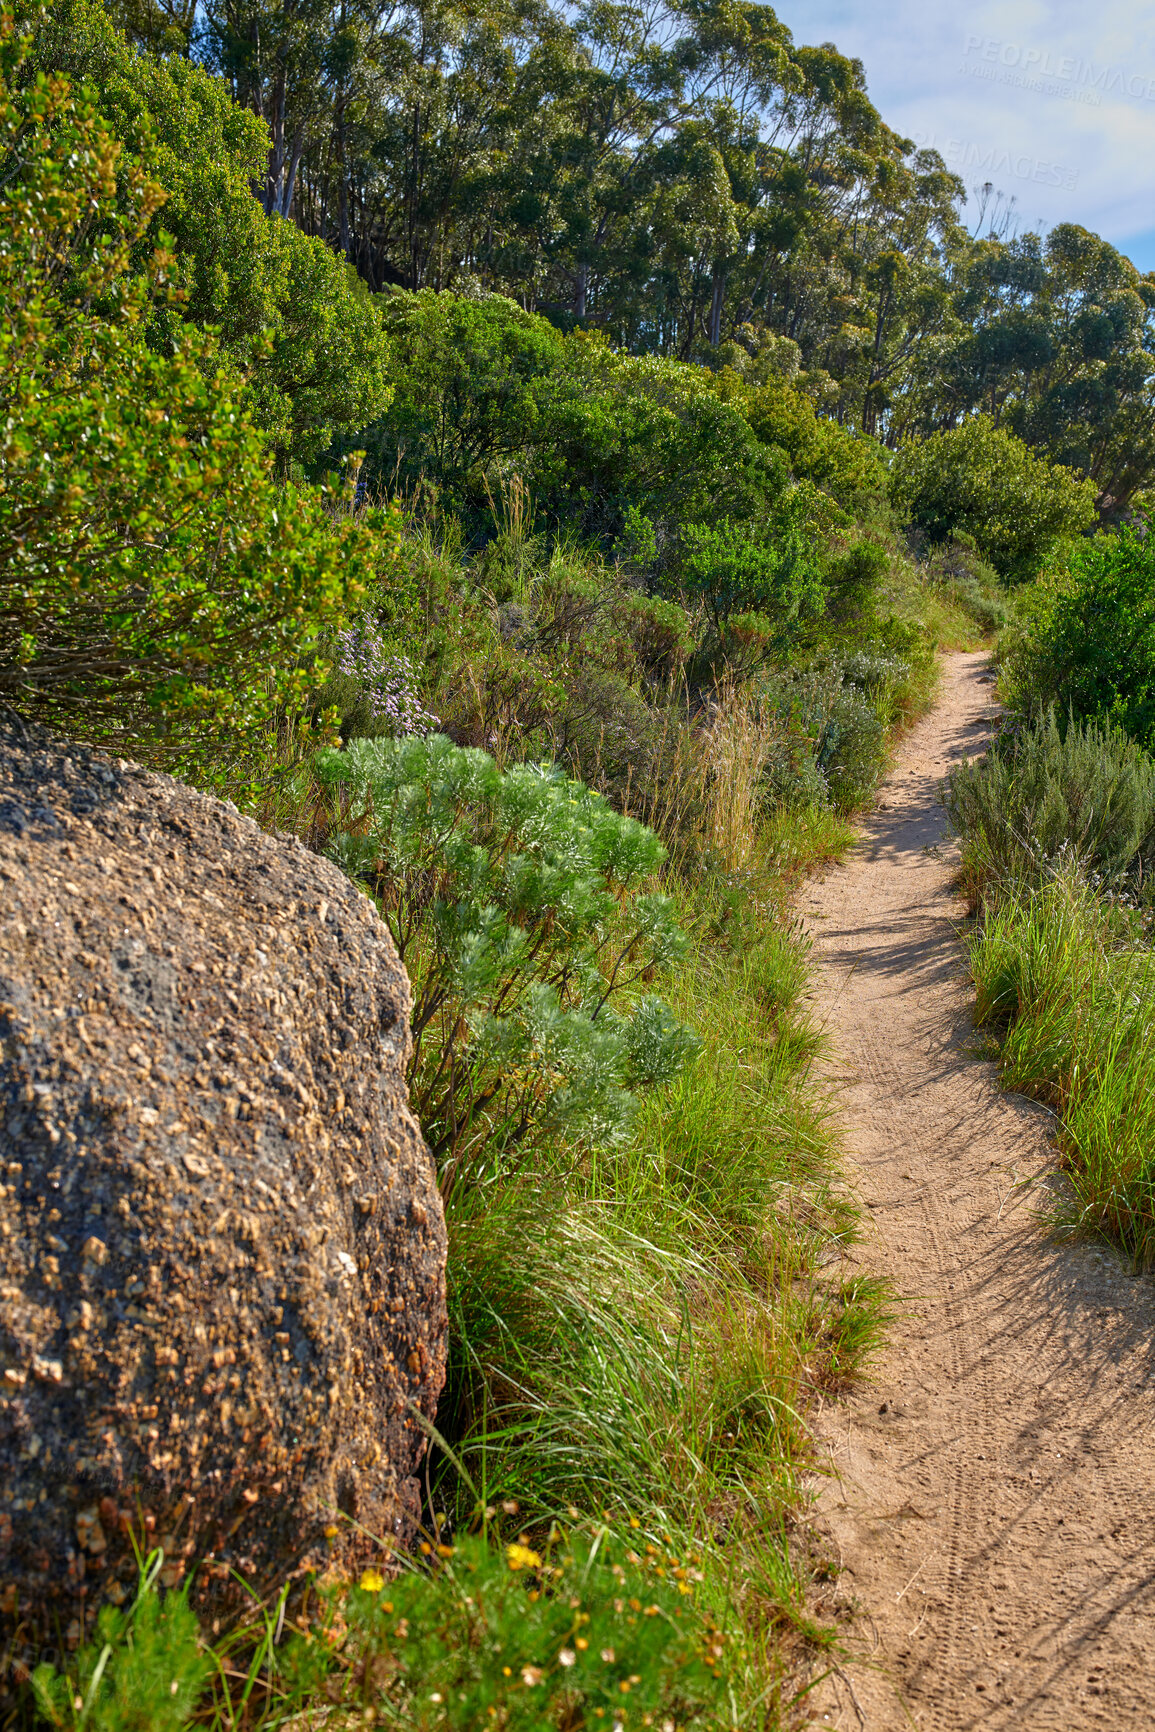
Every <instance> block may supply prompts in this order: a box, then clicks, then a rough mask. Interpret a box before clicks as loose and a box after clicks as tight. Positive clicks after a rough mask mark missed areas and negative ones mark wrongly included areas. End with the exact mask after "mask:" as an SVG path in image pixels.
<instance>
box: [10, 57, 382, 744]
mask: <svg viewBox="0 0 1155 1732" xmlns="http://www.w3.org/2000/svg"><path fill="white" fill-rule="evenodd" d="M21 61H22V50H21V48H20V47H19V46H18V45H17V44H16V43H15V42H14V40H13V38H12V34H11V31H10V30H8V31H7V32H6V34H5V36H4V39H3V68H2V71H3V81H2V82H0V154H3V155H4V156H5V157H6V159H7V161H8V162H9V163H10V164H12V165H14V166H13V172H12V173H11V174H10V175H9V176H8V178H7V179H6V180H5V182H4V186H3V192H2V194H0V199H2V203H0V331H2V336H3V341H2V344H0V473H2V476H3V488H2V490H0V697H3V698H5V699H7V701H9V702H11V703H13V704H15V705H16V706H17V707H18V708H20V709H22V710H24V711H26V712H28V713H30V714H33V715H36V716H38V717H40V718H41V719H43V720H45V721H47V722H49V723H50V724H54V725H58V726H61V727H65V728H68V729H71V730H77V729H79V730H81V731H82V732H85V733H88V734H92V733H93V732H97V733H101V734H103V735H104V736H105V737H109V738H116V737H127V738H129V739H131V740H133V741H134V742H135V743H136V746H137V748H139V747H141V746H143V745H146V744H147V743H148V742H150V741H151V742H153V743H155V742H156V741H157V740H158V739H160V738H164V737H167V739H168V743H169V749H170V750H172V751H174V752H178V753H181V754H184V755H185V757H186V759H187V758H189V757H195V756H197V748H196V747H195V741H196V739H197V738H198V737H200V738H202V739H203V740H207V739H209V738H216V739H217V740H218V741H220V740H221V739H222V738H224V739H226V740H227V741H228V742H229V744H228V747H227V748H222V750H226V751H232V750H236V749H238V748H243V747H244V745H245V743H246V740H247V738H248V737H249V736H251V733H252V730H253V729H254V727H255V725H256V723H257V722H258V720H259V719H260V718H261V717H263V716H268V715H269V714H270V713H271V712H272V710H273V709H274V708H275V706H276V705H277V704H278V703H284V702H286V701H288V699H289V698H290V696H291V695H292V694H294V693H299V692H300V690H301V689H302V686H303V684H304V681H305V679H306V674H307V670H308V667H309V663H310V661H311V659H312V657H313V656H314V655H315V653H316V652H317V650H318V648H319V645H320V641H321V639H322V637H323V635H324V634H325V633H326V632H329V631H332V630H334V629H335V628H336V627H337V626H338V625H339V624H340V623H341V621H342V620H343V618H344V616H345V614H346V612H347V611H348V610H349V608H350V607H351V606H353V605H355V604H356V603H357V602H358V601H359V600H360V598H361V597H362V595H363V594H364V593H365V587H366V581H367V579H368V577H369V576H370V573H371V569H372V565H371V561H372V558H373V553H374V548H373V541H372V536H371V534H370V532H369V529H368V528H367V527H363V526H360V525H358V524H355V523H354V522H352V521H351V520H350V519H349V518H348V517H335V516H334V515H333V514H332V513H331V511H330V510H329V509H328V506H327V502H326V500H325V499H324V497H323V496H322V495H321V494H320V493H319V492H316V491H312V490H305V491H299V492H290V493H288V494H285V493H283V492H282V491H281V490H280V489H278V488H277V487H276V486H275V485H274V482H273V479H272V476H271V474H270V472H269V465H268V461H267V458H266V455H265V449H264V442H263V440H262V438H261V436H260V434H259V433H258V431H257V430H256V428H255V427H254V426H253V425H252V423H251V422H250V420H249V419H248V417H247V416H246V414H245V413H244V410H243V407H242V405H241V402H240V399H239V394H238V389H237V388H236V387H235V386H234V385H233V384H231V383H230V382H229V379H228V377H227V376H226V375H224V374H222V373H220V372H218V364H219V363H218V356H217V351H216V349H215V347H214V345H213V342H212V340H211V339H210V338H209V337H206V336H205V335H203V334H201V333H198V332H196V331H193V330H190V329H189V328H187V327H185V326H182V325H181V324H180V323H179V320H176V312H177V310H178V303H177V302H176V301H175V300H174V299H173V297H172V296H171V293H170V291H169V289H168V287H167V274H168V260H167V258H166V256H165V255H164V254H155V255H153V254H151V253H150V252H149V251H148V249H147V248H146V252H145V262H144V266H143V268H142V269H141V270H140V271H136V270H134V267H133V264H132V259H133V257H134V255H135V253H136V251H137V249H138V248H139V246H140V245H141V244H142V243H143V242H144V240H145V237H146V235H147V233H148V231H149V228H150V224H151V223H152V220H153V217H154V215H155V213H156V211H157V210H158V209H159V208H160V206H161V205H162V203H163V198H164V195H163V193H162V191H161V189H160V188H159V187H158V186H157V185H156V184H155V183H154V182H152V181H151V180H149V179H148V178H147V177H146V176H145V175H144V174H143V172H142V171H141V170H140V169H139V168H136V167H134V166H133V165H132V164H131V163H125V162H123V161H122V160H121V153H120V149H119V146H118V145H117V144H116V142H115V141H114V140H113V139H112V138H111V137H110V136H109V134H108V132H107V130H106V129H105V127H104V126H103V124H102V123H101V121H100V120H99V119H98V117H97V116H96V114H95V113H94V111H93V110H92V108H91V107H90V106H89V105H88V104H87V103H86V102H82V101H79V100H77V99H76V98H74V97H73V96H72V95H71V94H70V93H69V89H68V86H67V84H66V83H65V82H64V81H62V80H57V81H54V82H53V83H51V84H50V83H48V82H47V81H46V80H45V79H44V78H43V77H38V78H37V79H36V80H35V81H34V82H32V83H30V84H26V86H25V87H24V88H23V89H21V90H19V91H18V92H14V90H13V83H14V81H15V79H16V78H17V76H18V74H19V68H20V65H21ZM118 172H119V174H120V177H121V182H122V184H121V186H120V188H119V190H118V185H117V174H118ZM158 306H160V307H163V308H165V309H166V312H167V313H168V314H170V315H171V316H172V318H173V320H174V321H175V322H173V323H172V327H171V328H172V333H173V341H172V345H171V347H170V348H169V349H168V351H167V352H166V353H165V354H158V353H157V352H156V351H155V350H154V349H153V348H151V347H150V346H149V344H148V343H147V342H146V340H145V331H146V327H147V325H148V322H149V320H150V319H151V318H152V316H153V315H154V313H155V311H156V309H157V307H158ZM382 522H383V520H382ZM381 551H382V552H384V551H386V549H385V548H384V547H383V548H382V549H381ZM198 730H199V734H198ZM199 761H200V764H201V768H202V769H204V768H205V763H206V760H205V756H204V751H203V750H202V751H201V753H200V758H199Z"/></svg>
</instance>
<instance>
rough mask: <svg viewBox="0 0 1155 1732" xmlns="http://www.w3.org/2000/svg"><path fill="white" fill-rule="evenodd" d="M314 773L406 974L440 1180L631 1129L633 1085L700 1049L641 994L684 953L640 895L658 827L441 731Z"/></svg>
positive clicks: (660, 899)
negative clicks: (506, 764)
mask: <svg viewBox="0 0 1155 1732" xmlns="http://www.w3.org/2000/svg"><path fill="white" fill-rule="evenodd" d="M318 772H319V774H320V775H321V777H322V779H323V780H324V781H325V782H326V783H328V784H329V785H330V786H331V787H333V788H334V789H337V790H340V792H341V794H342V796H343V798H344V802H345V809H346V817H345V819H344V821H343V824H342V827H341V828H340V829H339V831H338V833H337V834H336V835H335V836H334V837H333V838H332V839H331V841H330V845H329V846H330V852H331V853H332V855H333V857H334V858H335V859H336V860H337V861H338V862H339V863H340V864H341V865H342V866H343V867H344V868H345V869H346V870H347V871H348V872H350V873H351V874H352V875H353V876H355V877H358V878H363V879H365V880H366V881H367V882H368V883H370V884H371V885H372V886H373V888H374V889H375V891H376V892H377V894H378V896H379V898H380V903H381V907H382V912H383V913H384V915H385V918H386V920H387V921H388V923H389V927H390V930H391V932H392V934H393V938H394V941H395V943H396V945H397V949H398V952H399V954H400V956H401V959H402V961H403V962H404V963H405V965H406V968H407V969H408V971H409V975H410V978H411V980H412V983H413V989H414V1008H413V1034H414V1054H413V1059H412V1063H411V1068H410V1096H411V1100H412V1103H413V1107H414V1110H415V1111H416V1112H417V1114H418V1116H419V1118H420V1120H421V1125H422V1129H423V1130H424V1132H425V1136H426V1139H427V1141H428V1142H429V1144H430V1147H431V1148H432V1150H433V1153H434V1155H435V1156H436V1158H437V1159H438V1161H439V1163H440V1165H441V1169H442V1176H443V1184H444V1186H445V1188H446V1189H447V1190H452V1189H453V1187H454V1185H455V1183H456V1182H457V1181H458V1180H459V1179H460V1178H462V1177H463V1176H464V1175H465V1174H467V1173H468V1174H470V1175H471V1177H472V1178H473V1179H475V1180H476V1179H479V1178H480V1175H481V1172H482V1171H488V1172H491V1173H495V1172H505V1173H508V1172H509V1171H510V1170H511V1168H512V1167H514V1166H516V1164H517V1162H518V1160H519V1159H521V1158H523V1155H524V1150H525V1148H526V1147H527V1146H528V1145H530V1144H532V1142H533V1141H535V1140H536V1139H540V1138H541V1137H543V1136H547V1135H551V1134H552V1135H559V1134H560V1135H564V1136H566V1137H569V1138H574V1139H578V1140H586V1141H594V1142H602V1143H605V1142H609V1143H612V1142H614V1141H615V1140H620V1139H621V1138H622V1137H624V1136H626V1135H627V1134H628V1128H629V1124H630V1121H631V1118H632V1116H633V1113H634V1111H635V1099H634V1093H633V1091H634V1090H636V1089H637V1088H639V1087H641V1086H643V1085H646V1084H652V1083H654V1082H656V1081H660V1080H662V1079H664V1078H666V1077H668V1076H671V1075H673V1074H674V1073H675V1072H676V1071H677V1070H678V1069H679V1067H680V1066H681V1064H682V1063H683V1062H684V1061H685V1059H686V1057H687V1056H688V1055H689V1053H691V1052H692V1051H693V1050H694V1044H695V1043H694V1040H693V1037H692V1036H691V1035H690V1034H689V1033H688V1031H686V1030H685V1029H683V1028H681V1027H680V1026H679V1025H678V1024H676V1023H675V1022H674V1021H673V1019H672V1018H671V1017H670V1014H669V1012H668V1011H667V1010H666V1008H665V1006H664V1005H663V1004H662V1003H661V1001H660V1000H658V999H656V998H654V997H652V996H648V995H647V996H644V997H640V998H638V997H637V996H636V993H635V989H636V988H637V987H638V985H639V983H641V982H643V981H649V980H651V979H653V977H654V975H655V973H656V972H658V971H660V970H662V969H663V968H665V967H667V966H668V965H669V964H670V963H671V962H672V961H673V960H674V959H675V958H676V957H677V956H678V955H679V954H680V953H681V950H682V947H683V945H684V938H683V936H682V933H681V931H680V929H679V927H678V924H677V921H676V919H675V917H674V908H673V904H672V902H671V901H670V899H669V897H667V896H665V895H663V894H661V893H659V892H657V891H648V890H646V888H645V885H646V883H647V881H648V880H649V879H650V878H651V877H652V876H653V874H654V873H655V872H656V870H657V869H658V867H659V866H660V865H661V864H662V861H663V860H664V858H665V851H664V849H663V848H662V846H661V844H660V843H659V841H658V839H657V837H656V836H654V835H653V834H651V832H650V831H648V830H646V829H645V828H644V827H643V826H642V825H641V824H638V823H636V822H634V821H633V820H632V819H629V818H623V817H621V816H620V815H619V814H618V813H616V812H615V811H613V809H612V808H611V807H610V806H609V805H607V803H606V801H605V800H604V799H602V798H601V797H600V796H599V795H596V794H592V793H590V791H589V790H588V789H587V788H585V787H584V786H583V785H582V784H581V783H580V782H574V781H571V780H569V779H568V778H567V777H566V776H565V775H564V774H563V773H562V772H560V771H558V770H555V769H550V768H545V767H539V766H535V765H528V764H522V765H516V766H514V768H512V769H511V770H510V771H508V772H507V773H506V774H505V775H502V773H501V772H500V771H499V770H498V769H497V767H496V765H495V764H494V762H493V759H492V758H490V757H488V756H487V755H486V754H485V753H484V752H481V751H478V750H476V749H464V748H461V747H457V746H454V745H453V744H452V742H451V741H449V740H447V739H446V738H445V737H444V736H441V735H436V736H433V737H432V738H429V739H412V740H398V741H392V740H391V741H381V740H378V741H373V742H368V741H358V742H355V743H354V744H353V745H352V746H350V747H349V749H348V750H347V751H345V752H328V753H325V754H323V755H322V757H321V758H320V759H319V761H318ZM611 1000H612V1001H613V1002H611Z"/></svg>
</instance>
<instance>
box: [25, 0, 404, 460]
mask: <svg viewBox="0 0 1155 1732" xmlns="http://www.w3.org/2000/svg"><path fill="white" fill-rule="evenodd" d="M29 10H31V9H29ZM32 24H33V28H32V64H33V65H34V66H35V67H37V68H38V69H39V70H41V71H43V72H45V73H48V74H52V73H63V74H64V75H65V76H66V77H67V78H68V79H69V80H70V81H71V82H72V84H73V86H74V88H77V89H79V88H80V87H81V86H83V88H84V90H85V93H86V97H87V98H88V99H89V100H91V101H92V102H93V104H94V107H95V110H96V113H97V114H98V115H99V116H100V118H101V120H102V121H103V122H104V125H105V126H106V127H107V129H108V131H109V132H110V133H111V134H112V135H113V137H115V138H116V139H118V140H119V141H120V168H121V175H122V178H123V173H124V170H125V169H126V168H127V167H129V165H131V166H132V167H133V168H135V169H137V170H139V171H141V172H142V173H143V174H144V175H146V176H147V177H148V178H149V179H150V180H155V181H156V182H158V183H159V184H160V185H161V186H162V187H163V188H164V189H165V200H164V205H163V211H162V212H157V211H156V210H155V209H154V210H153V211H152V212H150V214H149V220H148V224H147V227H146V228H145V231H144V234H143V235H142V237H141V238H142V243H143V245H145V246H147V247H148V248H149V249H151V248H152V247H155V246H157V245H159V244H160V242H161V238H162V236H167V237H168V244H169V246H170V248H171V251H172V254H173V257H172V258H171V260H170V261H169V265H168V269H169V270H170V271H171V272H172V273H173V274H174V276H175V278H176V280H177V281H178V282H179V283H180V284H181V286H182V288H183V290H184V294H183V299H182V303H181V306H180V320H181V321H183V322H185V323H188V324H193V325H195V326H197V327H198V329H205V328H210V329H211V330H212V331H213V332H214V334H215V336H216V338H217V349H216V356H215V365H214V367H213V369H212V370H213V371H216V370H217V369H218V368H221V367H224V368H227V369H228V370H229V371H230V372H231V373H232V374H233V375H234V377H235V379H236V382H237V386H238V387H242V389H241V390H240V399H241V401H242V402H243V403H244V405H245V407H246V408H247V410H248V411H249V413H250V415H251V417H252V419H253V420H254V422H255V423H256V425H257V426H258V427H259V428H260V429H261V431H262V432H264V433H265V434H266V436H267V437H268V438H269V439H270V441H271V442H272V444H273V445H274V446H275V448H276V450H277V451H278V453H279V456H280V461H281V467H282V469H283V470H286V469H287V465H288V464H289V463H290V462H310V461H311V460H312V459H314V458H316V457H317V456H318V455H319V454H320V453H321V452H322V451H324V450H325V449H326V448H327V447H328V446H329V444H330V443H331V441H332V440H333V439H334V438H335V437H337V436H339V435H343V436H345V437H346V438H348V437H350V436H352V435H356V434H357V433H358V432H359V431H360V429H361V428H362V427H364V425H365V424H366V422H368V421H371V420H372V419H373V418H374V417H375V416H377V415H379V414H380V413H381V411H382V410H383V409H384V407H385V405H386V403H387V402H388V400H389V395H390V387H389V378H388V370H387V361H388V345H387V342H386V338H385V333H384V329H383V325H382V320H381V314H380V311H379V309H378V307H377V305H376V303H375V302H374V300H373V298H372V297H371V296H370V295H369V293H368V290H367V289H366V288H365V285H364V284H363V283H362V282H361V281H360V280H359V278H358V277H357V276H356V273H355V272H353V271H352V270H350V268H349V267H348V266H347V265H346V264H345V261H344V260H343V259H341V258H339V257H337V256H336V255H335V254H334V253H333V252H332V251H331V250H330V248H329V247H328V246H326V245H325V244H324V243H323V242H322V241H320V240H317V239H311V238H309V237H308V236H306V235H304V234H303V233H302V232H301V230H300V229H299V228H298V227H297V225H296V224H295V223H293V222H288V221H285V220H283V219H282V218H280V217H276V216H272V217H270V216H266V215H265V212H264V210H263V209H262V207H261V205H260V203H259V202H258V200H257V199H256V198H254V197H253V187H254V186H256V185H259V184H260V183H261V181H262V180H263V179H264V176H265V172H266V169H267V165H268V150H269V139H268V129H267V127H266V125H265V124H264V122H263V121H262V120H260V119H259V118H258V117H257V115H255V114H253V113H250V112H249V110H248V109H247V108H245V107H242V106H241V104H239V103H237V102H234V101H233V100H232V98H231V96H230V94H229V91H228V88H227V86H226V85H225V83H224V82H223V81H222V80H221V79H218V78H213V77H211V76H210V74H209V73H208V72H206V71H205V69H204V68H203V67H202V66H198V65H196V64H195V63H194V62H193V61H191V60H189V59H183V58H181V57H180V56H178V55H173V56H170V57H167V58H164V59H159V58H157V57H156V56H153V55H149V54H141V53H138V52H136V50H135V49H133V48H131V47H130V46H129V44H128V43H127V42H126V40H125V38H124V36H123V35H122V34H121V33H120V31H118V30H116V29H115V28H114V27H113V25H112V23H111V22H110V20H109V17H108V14H107V13H106V11H105V10H104V8H103V7H102V6H101V5H100V4H99V0H57V3H56V4H54V5H52V6H51V7H50V8H48V9H47V10H46V11H45V12H43V13H39V14H33V20H32ZM130 216H131V212H130ZM102 220H107V213H106V212H105V211H102V212H101V213H100V217H99V218H98V222H99V221H102ZM140 256H141V250H140V248H138V249H137V254H136V257H137V259H138V260H139V258H140ZM148 335H149V341H150V343H151V344H152V346H153V347H154V348H157V349H158V350H160V351H161V352H162V353H166V352H168V350H169V349H170V347H171V346H172V344H173V343H174V342H176V343H180V342H181V340H182V333H181V330H180V328H179V322H178V323H176V324H174V314H173V312H172V311H171V310H170V309H167V308H165V307H164V306H163V305H155V304H154V306H153V308H152V309H151V315H150V324H149V330H148ZM233 395H235V393H233Z"/></svg>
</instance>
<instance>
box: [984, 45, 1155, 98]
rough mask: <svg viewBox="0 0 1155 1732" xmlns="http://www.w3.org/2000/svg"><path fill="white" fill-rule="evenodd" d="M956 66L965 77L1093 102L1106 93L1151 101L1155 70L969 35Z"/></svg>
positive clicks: (1153, 91) (1154, 84)
mask: <svg viewBox="0 0 1155 1732" xmlns="http://www.w3.org/2000/svg"><path fill="white" fill-rule="evenodd" d="M959 71H960V72H961V73H963V74H965V75H966V76H967V77H969V78H985V79H990V80H991V81H992V82H994V83H997V84H1011V85H1015V86H1017V87H1018V88H1019V89H1021V90H1034V91H1038V92H1040V93H1041V94H1042V95H1044V96H1058V97H1061V98H1062V99H1063V100H1064V101H1066V102H1083V103H1089V104H1091V105H1092V106H1098V104H1099V103H1101V102H1102V100H1103V98H1104V97H1105V96H1116V97H1118V96H1122V97H1126V98H1130V100H1131V101H1133V102H1155V74H1152V75H1151V76H1150V77H1147V76H1145V75H1144V74H1143V73H1141V72H1129V71H1127V70H1126V68H1124V67H1122V66H1105V65H1102V64H1096V63H1095V62H1094V61H1093V60H1080V59H1079V58H1078V57H1077V56H1076V55H1073V54H1066V55H1060V54H1053V53H1051V52H1050V51H1049V50H1048V49H1045V48H1027V47H1025V46H1024V45H1023V44H1022V43H1020V42H1001V41H1000V40H999V39H998V37H996V36H974V35H970V36H968V37H967V38H966V43H965V46H964V48H963V64H962V65H961V66H960V67H959Z"/></svg>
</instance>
